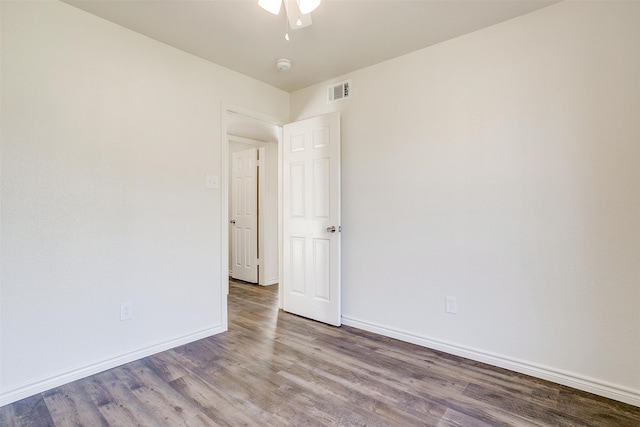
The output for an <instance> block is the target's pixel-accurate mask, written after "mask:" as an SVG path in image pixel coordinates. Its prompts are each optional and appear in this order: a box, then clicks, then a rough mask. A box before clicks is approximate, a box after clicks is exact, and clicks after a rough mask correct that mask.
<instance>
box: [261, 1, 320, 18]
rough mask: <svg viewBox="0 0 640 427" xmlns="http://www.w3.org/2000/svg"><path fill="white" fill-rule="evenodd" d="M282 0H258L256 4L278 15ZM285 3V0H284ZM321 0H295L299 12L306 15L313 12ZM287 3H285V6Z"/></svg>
mask: <svg viewBox="0 0 640 427" xmlns="http://www.w3.org/2000/svg"><path fill="white" fill-rule="evenodd" d="M282 1H283V0H258V5H260V7H261V8H263V9H264V10H268V11H269V12H271V13H273V14H274V15H278V14H279V13H280V6H282ZM284 1H285V3H286V2H287V0H284ZM321 1H322V0H296V3H297V4H298V8H299V9H300V13H302V14H303V15H306V14H308V13H311V12H313V11H314V10H315V9H316V8H317V7H318V6H320V2H321ZM287 6H288V5H287V4H285V7H287Z"/></svg>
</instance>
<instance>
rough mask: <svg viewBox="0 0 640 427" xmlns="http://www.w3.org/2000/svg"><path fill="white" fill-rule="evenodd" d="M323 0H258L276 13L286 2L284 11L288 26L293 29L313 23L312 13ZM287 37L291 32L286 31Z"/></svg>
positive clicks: (262, 6) (261, 4)
mask: <svg viewBox="0 0 640 427" xmlns="http://www.w3.org/2000/svg"><path fill="white" fill-rule="evenodd" d="M321 1H322V0H258V5H259V6H260V7H261V8H263V9H264V10H266V11H269V12H271V13H273V14H274V15H279V14H280V8H281V7H282V3H284V9H285V10H284V13H285V15H286V18H287V21H288V27H287V28H291V29H292V30H298V29H300V28H304V27H308V26H309V25H311V15H310V13H311V12H313V11H314V10H316V8H317V7H318V6H319V5H320V2H321ZM285 39H287V40H289V33H288V32H286V33H285Z"/></svg>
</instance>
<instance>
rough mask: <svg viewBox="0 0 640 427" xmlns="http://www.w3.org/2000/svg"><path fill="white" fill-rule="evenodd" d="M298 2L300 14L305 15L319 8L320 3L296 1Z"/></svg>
mask: <svg viewBox="0 0 640 427" xmlns="http://www.w3.org/2000/svg"><path fill="white" fill-rule="evenodd" d="M296 1H297V2H298V7H299V8H300V13H302V14H303V15H306V14H307V13H311V12H313V11H314V10H316V8H317V7H318V6H320V2H321V1H322V0H296Z"/></svg>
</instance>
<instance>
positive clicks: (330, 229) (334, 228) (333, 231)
mask: <svg viewBox="0 0 640 427" xmlns="http://www.w3.org/2000/svg"><path fill="white" fill-rule="evenodd" d="M327 231H328V232H329V233H335V232H336V227H335V226H333V225H332V226H331V227H327Z"/></svg>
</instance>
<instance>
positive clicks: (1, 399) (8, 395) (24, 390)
mask: <svg viewBox="0 0 640 427" xmlns="http://www.w3.org/2000/svg"><path fill="white" fill-rule="evenodd" d="M225 330H226V329H225V328H224V327H223V326H222V325H218V326H213V327H211V328H207V329H204V330H201V331H198V332H194V333H192V334H189V335H185V336H181V337H178V338H174V339H170V340H168V341H164V342H162V343H158V344H156V345H153V346H150V347H145V348H141V349H138V350H135V351H132V352H130V353H126V354H122V355H120V356H116V357H112V358H109V359H106V360H102V361H100V362H97V363H93V364H91V365H87V366H83V367H81V368H78V369H74V370H72V371H68V372H62V373H60V374H57V375H52V376H50V377H46V378H41V379H39V380H36V381H32V382H30V383H28V384H23V385H20V386H18V387H14V388H12V389H10V390H6V391H4V390H3V392H2V393H1V394H0V406H4V405H7V404H9V403H13V402H16V401H18V400H20V399H24V398H25V397H29V396H33V395H36V394H38V393H42V392H44V391H47V390H51V389H52V388H55V387H59V386H61V385H64V384H67V383H70V382H72V381H76V380H79V379H82V378H85V377H88V376H90V375H94V374H97V373H99V372H103V371H106V370H108V369H112V368H115V367H116V366H120V365H124V364H125V363H129V362H133V361H135V360H138V359H142V358H144V357H147V356H151V355H153V354H156V353H160V352H161V351H166V350H169V349H172V348H175V347H178V346H181V345H184V344H188V343H190V342H193V341H197V340H200V339H203V338H207V337H210V336H212V335H216V334H219V333H221V332H224V331H225Z"/></svg>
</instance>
